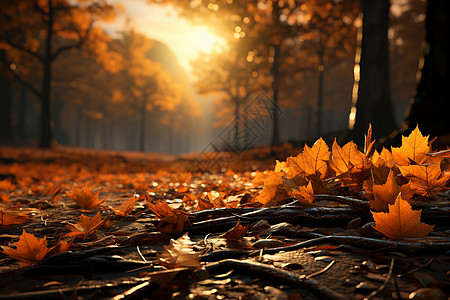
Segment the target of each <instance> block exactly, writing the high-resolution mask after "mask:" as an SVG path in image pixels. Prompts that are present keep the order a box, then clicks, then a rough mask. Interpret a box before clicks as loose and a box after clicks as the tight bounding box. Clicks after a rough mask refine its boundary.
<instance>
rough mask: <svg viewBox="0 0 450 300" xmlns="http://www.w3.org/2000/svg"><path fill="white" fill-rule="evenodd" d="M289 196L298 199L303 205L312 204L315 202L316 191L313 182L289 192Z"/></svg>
mask: <svg viewBox="0 0 450 300" xmlns="http://www.w3.org/2000/svg"><path fill="white" fill-rule="evenodd" d="M287 193H288V194H289V196H291V197H293V198H295V199H297V200H298V201H299V202H300V203H301V204H307V205H309V204H311V203H312V202H313V201H314V189H313V186H312V181H309V182H308V184H307V185H306V186H297V187H295V188H293V189H289V190H287Z"/></svg>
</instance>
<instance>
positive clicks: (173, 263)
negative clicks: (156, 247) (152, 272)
mask: <svg viewBox="0 0 450 300" xmlns="http://www.w3.org/2000/svg"><path fill="white" fill-rule="evenodd" d="M193 244H195V243H194V242H191V239H190V238H189V236H188V234H187V233H186V234H184V235H183V236H182V237H180V238H179V239H177V240H174V239H170V246H164V249H163V250H162V251H161V254H158V255H157V256H156V257H157V258H158V260H159V262H160V263H161V264H162V265H163V266H165V267H167V268H170V269H174V268H183V267H186V268H195V269H199V268H201V264H200V255H199V254H198V253H197V252H195V251H194V249H193V248H192V245H193Z"/></svg>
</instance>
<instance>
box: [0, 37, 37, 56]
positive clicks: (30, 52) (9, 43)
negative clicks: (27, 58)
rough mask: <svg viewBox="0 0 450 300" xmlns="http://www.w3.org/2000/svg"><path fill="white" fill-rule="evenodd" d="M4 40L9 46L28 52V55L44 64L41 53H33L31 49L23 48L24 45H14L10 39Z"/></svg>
mask: <svg viewBox="0 0 450 300" xmlns="http://www.w3.org/2000/svg"><path fill="white" fill-rule="evenodd" d="M3 40H4V41H5V42H6V43H8V45H10V46H11V47H13V48H15V49H17V50H19V51H23V52H26V53H28V54H30V55H32V56H33V57H35V58H37V59H38V60H39V61H41V62H44V58H43V57H42V56H41V55H39V53H37V52H34V51H32V50H30V49H28V48H25V47H24V46H22V45H19V44H16V43H14V42H13V41H11V40H10V39H7V38H5V39H3Z"/></svg>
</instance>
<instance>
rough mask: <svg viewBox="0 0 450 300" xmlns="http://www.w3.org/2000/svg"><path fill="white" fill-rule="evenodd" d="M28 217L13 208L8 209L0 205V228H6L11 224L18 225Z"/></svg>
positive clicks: (26, 220) (27, 219)
mask: <svg viewBox="0 0 450 300" xmlns="http://www.w3.org/2000/svg"><path fill="white" fill-rule="evenodd" d="M29 220H30V217H28V216H26V215H24V214H22V213H20V212H15V211H13V210H11V211H8V208H7V207H4V206H3V205H0V229H7V228H9V227H10V226H12V225H19V224H23V223H26V222H28V221H29Z"/></svg>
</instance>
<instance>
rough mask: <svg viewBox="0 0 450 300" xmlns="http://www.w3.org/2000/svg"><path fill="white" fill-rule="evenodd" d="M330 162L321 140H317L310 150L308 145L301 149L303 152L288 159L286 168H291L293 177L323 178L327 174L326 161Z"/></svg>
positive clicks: (328, 154) (327, 149)
mask: <svg viewBox="0 0 450 300" xmlns="http://www.w3.org/2000/svg"><path fill="white" fill-rule="evenodd" d="M329 160H330V151H329V148H328V146H327V144H326V143H325V141H324V140H323V139H322V138H319V139H318V140H317V141H316V142H315V143H314V145H313V146H312V147H311V148H310V147H308V145H305V146H304V147H303V152H302V153H300V154H299V155H297V156H296V157H288V159H287V160H286V162H287V166H289V167H291V168H292V170H293V172H294V175H303V174H305V175H306V176H307V177H318V178H320V179H323V178H325V176H326V174H327V168H328V161H329Z"/></svg>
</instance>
